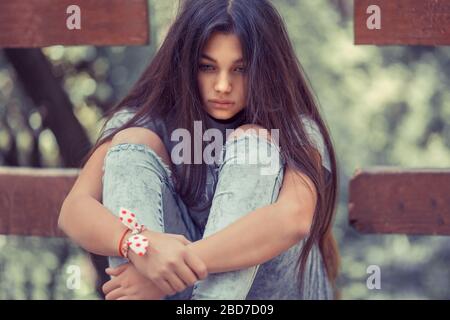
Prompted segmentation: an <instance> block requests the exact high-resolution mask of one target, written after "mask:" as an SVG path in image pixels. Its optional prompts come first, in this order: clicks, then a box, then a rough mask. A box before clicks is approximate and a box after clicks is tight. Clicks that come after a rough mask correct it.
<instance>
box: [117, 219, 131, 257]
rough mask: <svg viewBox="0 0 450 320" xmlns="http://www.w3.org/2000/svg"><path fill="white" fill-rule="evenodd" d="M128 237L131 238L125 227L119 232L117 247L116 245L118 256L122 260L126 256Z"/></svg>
mask: <svg viewBox="0 0 450 320" xmlns="http://www.w3.org/2000/svg"><path fill="white" fill-rule="evenodd" d="M130 236H131V229H128V228H126V227H125V228H124V229H123V230H122V232H121V236H120V240H119V245H118V252H119V256H120V257H122V258H126V257H127V256H128V245H127V241H128V238H129V237H130Z"/></svg>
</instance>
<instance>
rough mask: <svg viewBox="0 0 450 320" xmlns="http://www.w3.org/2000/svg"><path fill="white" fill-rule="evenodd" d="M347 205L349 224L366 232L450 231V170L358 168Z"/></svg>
mask: <svg viewBox="0 0 450 320" xmlns="http://www.w3.org/2000/svg"><path fill="white" fill-rule="evenodd" d="M348 209H349V223H350V225H351V226H353V227H354V228H355V229H356V230H358V231H360V232H363V233H404V234H418V235H419V234H421V235H450V170H443V169H411V170H404V169H396V168H382V167H378V168H372V169H365V170H359V171H358V172H356V174H355V175H354V177H353V178H352V179H351V181H350V185H349V208H348Z"/></svg>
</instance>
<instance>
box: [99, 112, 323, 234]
mask: <svg viewBox="0 0 450 320" xmlns="http://www.w3.org/2000/svg"><path fill="white" fill-rule="evenodd" d="M135 112H136V110H132V109H129V108H128V109H123V110H120V111H118V112H116V113H115V114H114V115H113V117H112V118H111V119H110V120H109V121H108V123H107V124H106V126H105V129H104V131H103V132H102V133H101V137H103V136H105V135H107V134H109V132H111V131H112V130H114V129H115V128H118V127H120V126H122V125H123V124H124V123H125V122H126V121H128V120H129V119H131V117H133V115H134V114H135ZM243 116H244V112H243V110H242V111H241V112H239V113H238V114H237V115H235V116H234V117H233V118H231V119H229V120H224V121H221V120H216V119H214V118H212V117H210V116H208V117H207V121H208V123H207V126H208V127H209V128H217V129H220V130H221V131H222V135H223V137H224V142H225V131H226V129H235V128H237V127H239V126H241V125H242V124H244V123H243ZM302 121H303V124H304V126H305V129H306V132H307V134H309V136H310V138H311V141H312V143H313V144H314V146H315V147H316V148H317V150H318V152H319V153H320V155H321V157H322V165H323V167H325V168H326V169H327V170H328V172H331V169H330V168H331V166H330V159H329V155H328V152H327V150H326V147H325V144H324V141H323V136H322V135H321V134H320V130H319V128H318V126H317V124H316V123H315V122H314V121H312V120H311V119H309V118H307V117H303V118H302ZM142 127H145V128H148V129H150V130H152V131H153V132H155V133H156V134H157V135H158V136H159V137H160V138H161V140H162V141H163V143H164V145H165V147H166V150H167V152H168V153H169V154H171V152H172V149H173V147H174V146H175V145H176V144H178V143H179V141H171V140H170V133H169V130H168V128H167V126H166V123H165V122H164V121H163V120H162V119H152V120H151V121H149V123H144V124H142ZM181 166H182V164H179V165H174V168H175V170H176V171H177V173H178V172H180V171H179V170H181ZM218 166H219V165H218V164H216V163H213V164H210V165H208V174H207V177H206V185H205V192H204V193H203V195H204V197H203V199H202V200H201V201H200V202H199V204H198V205H197V206H195V207H189V213H190V214H191V217H192V219H193V221H194V223H195V224H196V226H197V227H198V228H199V230H200V231H201V233H202V234H203V231H204V228H205V226H206V222H207V220H208V216H209V210H210V208H211V203H212V199H213V196H214V192H215V187H216V184H217V180H218V171H217V168H218ZM202 208H203V209H202Z"/></svg>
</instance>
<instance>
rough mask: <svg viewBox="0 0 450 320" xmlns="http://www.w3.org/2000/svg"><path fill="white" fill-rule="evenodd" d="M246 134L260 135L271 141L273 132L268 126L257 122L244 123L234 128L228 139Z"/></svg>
mask: <svg viewBox="0 0 450 320" xmlns="http://www.w3.org/2000/svg"><path fill="white" fill-rule="evenodd" d="M244 134H254V135H258V136H260V137H263V138H266V139H267V140H268V141H271V132H270V131H269V130H267V129H266V128H264V127H262V126H260V125H257V124H244V125H242V126H240V127H238V128H236V130H234V131H233V132H232V133H231V134H230V135H229V136H228V137H227V140H232V139H235V138H238V137H240V136H242V135H244Z"/></svg>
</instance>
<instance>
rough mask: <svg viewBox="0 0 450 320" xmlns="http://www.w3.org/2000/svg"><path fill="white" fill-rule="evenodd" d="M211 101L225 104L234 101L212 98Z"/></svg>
mask: <svg viewBox="0 0 450 320" xmlns="http://www.w3.org/2000/svg"><path fill="white" fill-rule="evenodd" d="M210 101H211V102H213V103H216V104H225V105H227V104H233V103H234V102H233V101H230V100H210Z"/></svg>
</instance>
